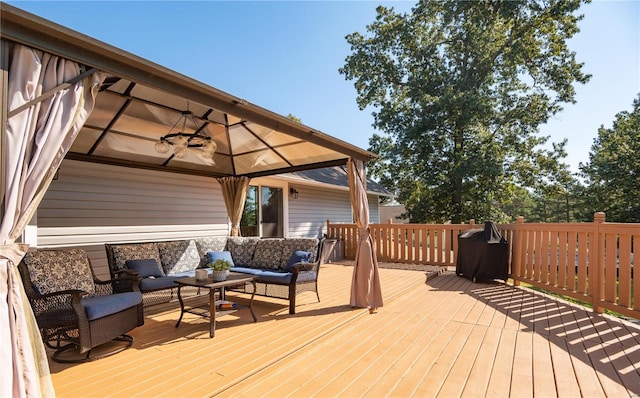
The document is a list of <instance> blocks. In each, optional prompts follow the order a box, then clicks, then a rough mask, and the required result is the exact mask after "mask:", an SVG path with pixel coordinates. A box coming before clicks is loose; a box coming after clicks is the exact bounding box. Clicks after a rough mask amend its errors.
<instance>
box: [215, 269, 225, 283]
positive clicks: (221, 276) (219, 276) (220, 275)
mask: <svg viewBox="0 0 640 398" xmlns="http://www.w3.org/2000/svg"><path fill="white" fill-rule="evenodd" d="M226 280H227V271H226V270H222V271H213V281H214V282H222V281H226Z"/></svg>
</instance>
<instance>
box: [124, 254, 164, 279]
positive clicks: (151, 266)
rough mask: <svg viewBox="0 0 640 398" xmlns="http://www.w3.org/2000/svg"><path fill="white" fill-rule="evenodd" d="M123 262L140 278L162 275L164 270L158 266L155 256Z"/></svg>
mask: <svg viewBox="0 0 640 398" xmlns="http://www.w3.org/2000/svg"><path fill="white" fill-rule="evenodd" d="M125 264H126V265H127V268H129V269H130V270H134V271H136V272H137V273H138V275H140V277H141V278H148V277H150V276H153V277H161V276H164V271H162V267H160V264H158V262H157V261H156V259H155V258H143V259H137V260H127V261H126V262H125Z"/></svg>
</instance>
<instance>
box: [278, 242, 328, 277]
mask: <svg viewBox="0 0 640 398" xmlns="http://www.w3.org/2000/svg"><path fill="white" fill-rule="evenodd" d="M318 242H319V241H318V239H315V238H286V239H284V242H283V244H282V254H281V256H280V269H283V270H284V269H286V267H287V261H289V259H290V258H291V255H292V254H293V253H294V252H295V251H296V250H300V251H305V252H311V258H310V259H309V262H310V263H313V262H315V261H316V255H317V252H318Z"/></svg>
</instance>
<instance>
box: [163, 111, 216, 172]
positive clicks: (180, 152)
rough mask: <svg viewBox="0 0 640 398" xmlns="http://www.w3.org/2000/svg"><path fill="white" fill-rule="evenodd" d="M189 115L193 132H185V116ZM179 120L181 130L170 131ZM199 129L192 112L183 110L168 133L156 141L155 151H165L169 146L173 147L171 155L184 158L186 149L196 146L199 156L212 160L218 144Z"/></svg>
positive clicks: (168, 149)
mask: <svg viewBox="0 0 640 398" xmlns="http://www.w3.org/2000/svg"><path fill="white" fill-rule="evenodd" d="M189 117H191V119H192V123H193V125H194V126H195V127H196V129H195V132H193V133H187V132H186V126H187V118H189ZM180 120H182V131H179V132H177V133H172V132H171V131H173V129H174V128H175V127H176V125H177V124H178V123H179V122H180ZM199 131H200V128H198V124H197V123H196V121H195V119H194V117H193V113H191V111H189V110H186V111H183V112H182V117H181V118H180V119H178V121H177V122H176V123H175V124H174V125H173V127H171V130H169V133H168V134H166V135H164V136H162V137H160V139H159V140H158V142H156V152H158V153H167V152H169V151H170V150H171V147H173V155H174V156H175V157H176V158H178V159H184V158H185V157H186V156H187V150H188V149H189V148H198V149H200V156H202V157H203V158H205V159H210V160H211V161H212V162H213V156H214V155H215V153H216V149H218V145H216V143H215V141H213V139H212V138H211V137H209V136H206V135H202V134H200V133H199ZM214 163H215V162H214Z"/></svg>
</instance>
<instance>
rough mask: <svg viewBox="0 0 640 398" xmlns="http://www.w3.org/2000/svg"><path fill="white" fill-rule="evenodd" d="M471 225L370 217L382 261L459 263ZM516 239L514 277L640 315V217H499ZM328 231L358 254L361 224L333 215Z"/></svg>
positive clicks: (348, 253)
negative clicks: (637, 259) (631, 220)
mask: <svg viewBox="0 0 640 398" xmlns="http://www.w3.org/2000/svg"><path fill="white" fill-rule="evenodd" d="M482 227H483V226H479V225H477V224H475V223H474V222H473V220H471V222H470V223H469V224H392V223H387V224H371V225H370V231H371V235H372V238H373V242H374V246H375V249H376V252H377V256H378V260H379V261H385V262H401V263H402V262H406V263H414V264H425V265H435V266H441V267H455V265H456V258H457V252H458V235H459V234H460V233H461V232H463V231H466V230H468V229H474V228H482ZM498 229H499V230H500V232H501V233H502V235H503V236H504V237H505V238H506V239H507V241H508V243H509V276H510V277H511V278H512V279H513V281H514V284H516V285H519V284H520V283H527V284H530V285H533V286H537V287H540V288H542V289H545V290H548V291H551V292H554V293H558V294H561V295H564V296H568V297H572V298H574V299H577V300H581V301H584V302H588V303H591V304H592V305H593V308H594V311H596V312H598V313H602V312H603V311H604V309H608V310H611V311H614V312H617V313H620V314H622V315H624V316H628V317H632V318H636V319H640V295H634V284H635V283H636V282H637V280H640V276H636V275H634V273H633V265H634V243H635V242H638V239H640V224H623V223H607V222H605V214H604V213H596V214H595V215H594V221H593V222H592V223H558V224H547V223H525V222H524V220H523V219H522V218H519V219H518V221H517V222H516V223H515V224H500V225H498ZM327 231H328V232H327V234H328V236H329V238H331V239H338V240H341V241H342V245H341V247H343V248H344V258H347V259H353V258H354V257H355V252H356V244H357V242H358V239H359V233H358V228H357V227H356V226H355V224H342V223H331V222H330V221H327Z"/></svg>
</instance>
